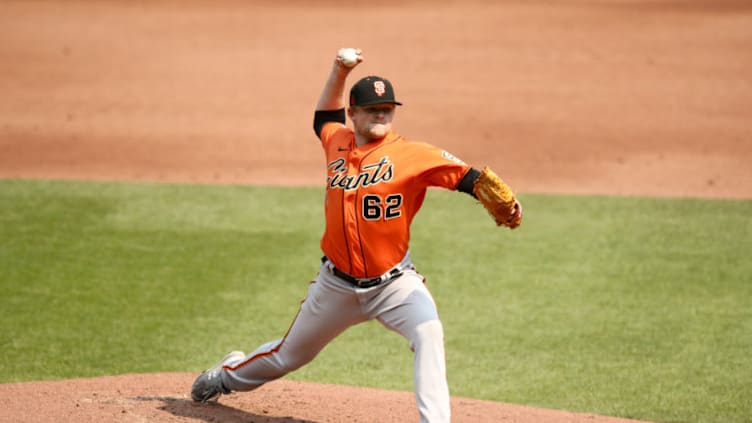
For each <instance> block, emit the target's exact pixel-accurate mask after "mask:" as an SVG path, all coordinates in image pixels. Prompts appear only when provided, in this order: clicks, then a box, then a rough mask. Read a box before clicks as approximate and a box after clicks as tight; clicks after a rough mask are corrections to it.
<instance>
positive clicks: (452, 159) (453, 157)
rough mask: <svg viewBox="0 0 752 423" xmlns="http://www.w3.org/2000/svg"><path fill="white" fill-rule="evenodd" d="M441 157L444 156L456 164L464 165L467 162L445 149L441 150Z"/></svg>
mask: <svg viewBox="0 0 752 423" xmlns="http://www.w3.org/2000/svg"><path fill="white" fill-rule="evenodd" d="M441 157H443V158H445V159H447V160H449V161H452V162H455V163H457V164H461V165H466V164H467V163H465V162H463V161H462V160H460V159H459V158H458V157H456V156H455V155H453V154H452V153H450V152H448V151H446V150H441Z"/></svg>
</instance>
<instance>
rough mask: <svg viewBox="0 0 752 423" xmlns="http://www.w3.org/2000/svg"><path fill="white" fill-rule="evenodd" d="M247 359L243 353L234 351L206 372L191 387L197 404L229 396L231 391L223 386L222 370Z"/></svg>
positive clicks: (192, 396)
mask: <svg viewBox="0 0 752 423" xmlns="http://www.w3.org/2000/svg"><path fill="white" fill-rule="evenodd" d="M244 358H245V353H244V352H243V351H233V352H231V353H229V354H227V355H226V356H225V357H224V358H223V359H222V360H221V361H220V362H219V363H217V364H216V365H215V366H214V367H212V368H210V369H208V370H205V371H204V372H203V373H201V374H200V375H199V377H197V378H196V381H195V382H193V387H191V398H192V399H193V400H194V401H196V402H201V403H206V402H208V401H211V400H212V399H215V398H216V399H219V396H220V395H222V394H229V393H230V390H229V389H227V388H225V387H224V385H222V378H221V377H220V376H221V373H222V368H223V367H225V366H226V365H228V364H230V363H237V362H239V361H241V360H243V359H244Z"/></svg>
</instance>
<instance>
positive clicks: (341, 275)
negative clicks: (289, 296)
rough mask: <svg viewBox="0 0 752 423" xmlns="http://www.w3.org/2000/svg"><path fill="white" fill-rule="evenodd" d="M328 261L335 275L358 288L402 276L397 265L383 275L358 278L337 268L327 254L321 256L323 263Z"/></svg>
mask: <svg viewBox="0 0 752 423" xmlns="http://www.w3.org/2000/svg"><path fill="white" fill-rule="evenodd" d="M327 261H329V263H330V266H329V268H330V269H331V270H332V273H334V275H335V276H336V277H338V278H340V279H342V280H343V281H346V282H348V283H350V284H351V285H355V286H357V287H358V288H370V287H372V286H376V285H378V284H381V283H385V282H389V281H390V280H392V279H394V278H398V277H400V276H402V271H401V270H400V269H398V268H396V267H395V268H394V269H392V270H390V271H389V272H387V273H385V274H383V275H381V276H379V277H377V278H370V279H359V278H356V277H355V276H352V275H350V274H347V273H345V272H343V271H341V270H339V269H337V268H336V267H335V266H334V263H332V262H331V261H330V260H329V259H328V258H327V257H326V256H324V257H322V258H321V262H322V263H325V262H327Z"/></svg>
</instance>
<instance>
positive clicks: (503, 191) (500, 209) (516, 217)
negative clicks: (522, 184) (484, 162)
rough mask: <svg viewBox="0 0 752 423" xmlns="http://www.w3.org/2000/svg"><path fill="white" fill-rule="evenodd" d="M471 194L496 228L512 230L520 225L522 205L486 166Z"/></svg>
mask: <svg viewBox="0 0 752 423" xmlns="http://www.w3.org/2000/svg"><path fill="white" fill-rule="evenodd" d="M473 194H475V196H476V197H477V198H478V200H480V202H481V203H482V204H483V206H484V207H485V208H486V210H488V213H489V214H490V215H491V217H493V218H494V220H495V221H496V225H497V226H506V227H508V228H510V229H514V228H516V227H518V226H520V224H521V223H522V205H521V204H520V203H519V201H517V198H516V197H515V195H514V193H513V192H512V189H511V188H509V186H508V185H507V184H505V183H504V181H502V180H501V178H499V176H498V175H496V174H495V173H494V172H493V171H492V170H491V169H489V168H488V166H486V167H484V168H483V171H481V173H480V176H478V179H476V180H475V184H474V185H473Z"/></svg>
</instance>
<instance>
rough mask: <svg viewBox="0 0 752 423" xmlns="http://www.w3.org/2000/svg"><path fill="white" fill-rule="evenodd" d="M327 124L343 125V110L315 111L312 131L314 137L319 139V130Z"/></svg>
mask: <svg viewBox="0 0 752 423" xmlns="http://www.w3.org/2000/svg"><path fill="white" fill-rule="evenodd" d="M327 122H339V123H341V124H343V125H344V124H345V109H338V110H316V112H315V113H314V114H313V130H314V131H315V132H316V136H317V137H319V139H321V129H322V128H323V127H324V124H326V123H327Z"/></svg>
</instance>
